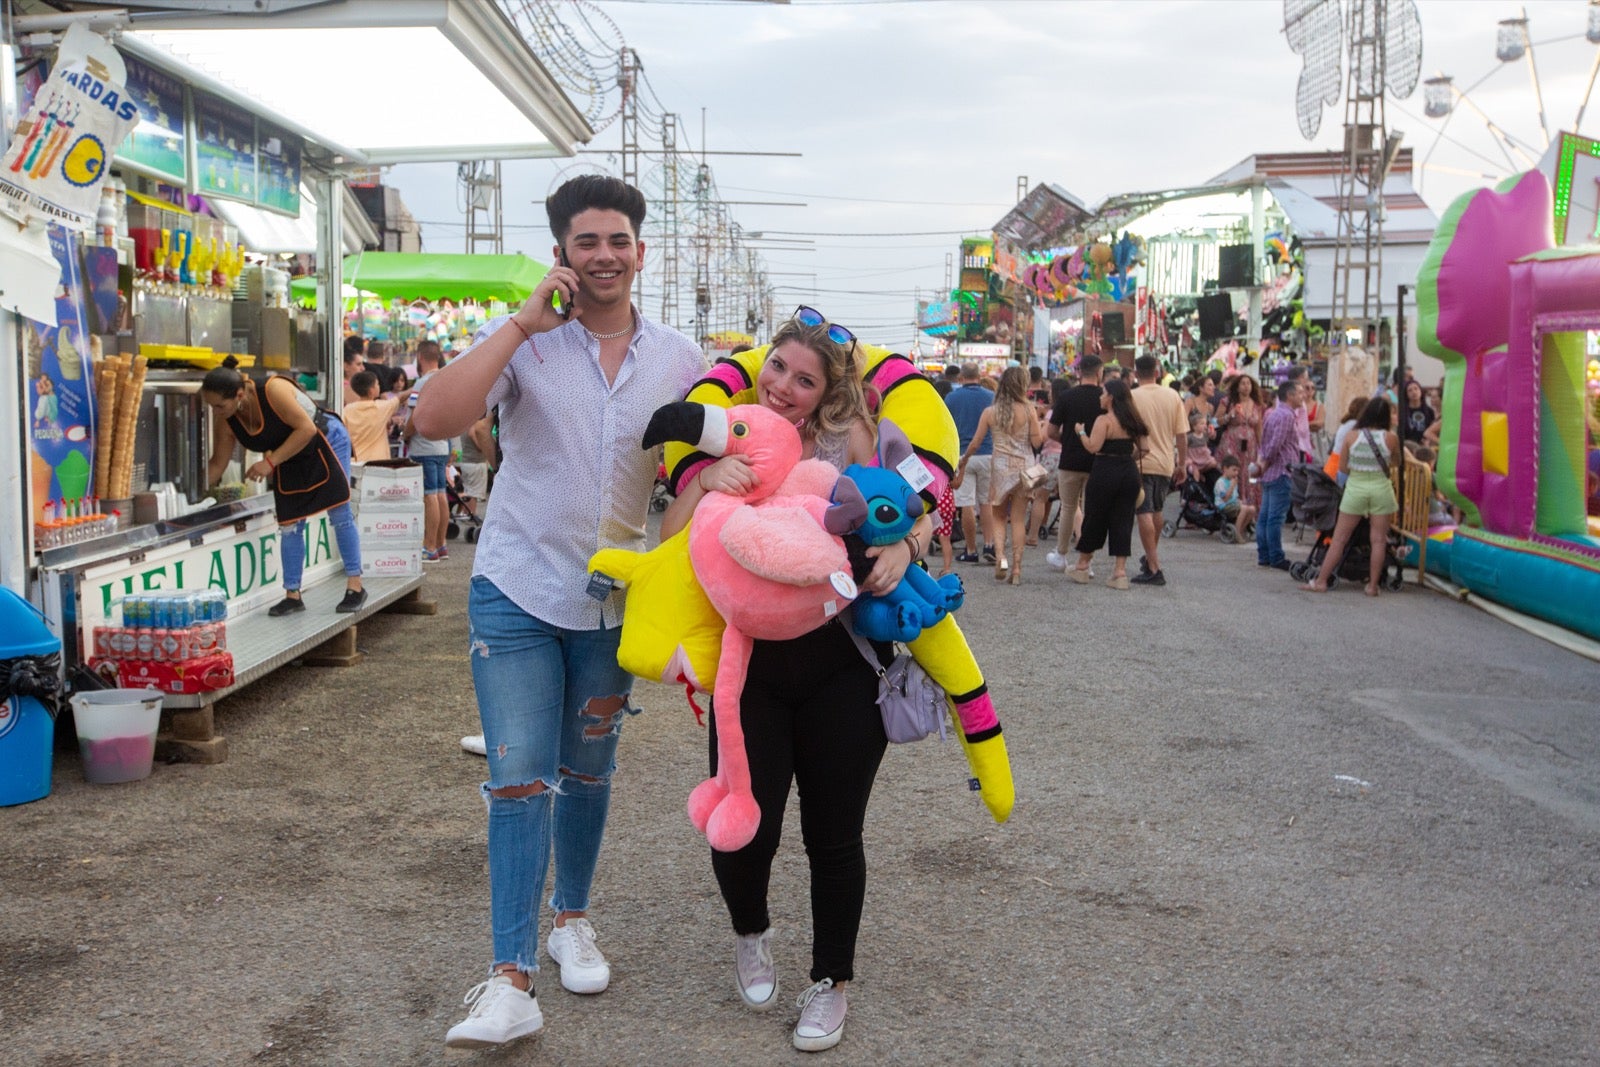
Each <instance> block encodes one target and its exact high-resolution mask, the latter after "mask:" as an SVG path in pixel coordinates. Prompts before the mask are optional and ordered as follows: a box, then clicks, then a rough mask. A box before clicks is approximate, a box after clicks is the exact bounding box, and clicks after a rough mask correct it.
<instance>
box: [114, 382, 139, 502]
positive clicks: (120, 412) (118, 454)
mask: <svg viewBox="0 0 1600 1067" xmlns="http://www.w3.org/2000/svg"><path fill="white" fill-rule="evenodd" d="M144 375H145V358H144V357H143V356H134V357H133V359H132V361H131V362H130V364H129V366H128V370H127V371H126V372H124V374H123V375H122V378H121V380H120V381H119V382H118V383H117V417H116V426H115V428H114V431H113V434H112V446H111V447H112V454H111V495H112V496H113V497H114V498H117V499H123V498H125V497H128V496H130V495H132V491H133V443H134V437H135V435H136V434H137V432H138V429H139V401H140V399H141V398H142V397H143V396H144Z"/></svg>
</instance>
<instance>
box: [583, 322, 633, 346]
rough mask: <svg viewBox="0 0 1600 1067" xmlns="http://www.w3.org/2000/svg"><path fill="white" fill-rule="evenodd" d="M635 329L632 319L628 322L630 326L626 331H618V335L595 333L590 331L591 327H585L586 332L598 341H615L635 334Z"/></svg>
mask: <svg viewBox="0 0 1600 1067" xmlns="http://www.w3.org/2000/svg"><path fill="white" fill-rule="evenodd" d="M633 327H634V322H633V320H632V319H631V318H630V319H629V320H628V325H627V326H626V327H625V328H624V329H621V330H618V331H617V332H616V333H595V332H594V331H593V330H590V329H589V327H587V326H585V327H584V330H586V331H587V332H588V334H589V336H590V337H593V338H594V339H595V340H596V341H613V340H616V339H617V338H618V337H623V336H626V335H627V334H630V333H632V332H633Z"/></svg>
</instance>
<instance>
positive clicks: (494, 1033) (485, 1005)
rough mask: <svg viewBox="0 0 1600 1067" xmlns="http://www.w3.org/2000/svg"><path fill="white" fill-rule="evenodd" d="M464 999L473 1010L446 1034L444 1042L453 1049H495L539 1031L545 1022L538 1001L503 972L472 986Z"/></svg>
mask: <svg viewBox="0 0 1600 1067" xmlns="http://www.w3.org/2000/svg"><path fill="white" fill-rule="evenodd" d="M462 1002H463V1003H465V1004H470V1005H471V1006H472V1010H471V1011H469V1012H468V1013H467V1017H466V1018H465V1019H463V1020H462V1021H461V1022H459V1023H456V1024H455V1025H454V1026H452V1027H451V1028H450V1032H449V1033H447V1034H445V1036H444V1043H445V1044H446V1045H447V1046H449V1047H450V1048H493V1047H494V1046H496V1045H504V1044H505V1043H506V1042H508V1041H515V1040H516V1039H517V1038H519V1037H527V1036H528V1035H529V1034H532V1033H536V1032H537V1031H538V1030H539V1028H540V1027H541V1026H543V1025H544V1016H543V1015H542V1014H541V1013H540V1012H539V1001H538V1000H537V999H535V997H534V996H533V994H531V993H526V992H524V991H522V990H520V989H518V988H517V987H516V986H514V985H512V984H511V979H510V978H507V977H506V976H505V975H503V974H497V975H495V976H494V977H492V978H490V979H489V980H488V981H487V982H479V983H478V984H477V985H475V986H473V987H472V989H471V990H470V991H468V993H467V995H466V997H465V998H463V1001H462Z"/></svg>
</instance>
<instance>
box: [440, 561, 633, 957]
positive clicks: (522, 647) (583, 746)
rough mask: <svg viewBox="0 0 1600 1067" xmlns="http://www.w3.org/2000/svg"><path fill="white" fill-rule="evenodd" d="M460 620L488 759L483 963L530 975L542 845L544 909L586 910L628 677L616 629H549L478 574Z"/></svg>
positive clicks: (626, 707)
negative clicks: (466, 629) (512, 792)
mask: <svg viewBox="0 0 1600 1067" xmlns="http://www.w3.org/2000/svg"><path fill="white" fill-rule="evenodd" d="M467 618H468V621H469V623H470V626H471V635H470V639H469V642H470V649H471V659H472V682H473V686H474V688H475V689H476V690H477V694H478V716H479V718H480V719H481V720H482V722H483V739H484V744H485V746H486V747H487V748H488V758H489V781H488V782H486V783H485V784H484V786H483V795H484V797H485V798H486V799H487V801H488V805H489V902H490V921H491V924H492V926H493V930H494V965H496V966H497V965H499V964H502V963H514V964H516V966H517V969H518V970H521V971H527V972H532V971H536V970H538V969H539V965H538V952H539V894H540V893H542V892H543V891H544V883H545V876H546V874H547V872H548V871H549V867H550V857H551V851H552V846H553V848H554V853H555V862H556V877H555V890H554V892H553V893H552V895H551V898H550V907H551V908H553V909H555V911H556V912H558V913H559V912H563V911H587V910H588V908H589V886H590V884H591V883H592V882H593V881H594V870H595V864H596V862H597V861H598V860H599V857H600V840H601V838H602V837H603V836H604V834H605V828H606V813H607V811H608V810H609V809H610V806H611V775H612V772H613V771H614V770H615V769H616V757H617V739H618V737H619V736H620V733H621V729H622V719H623V716H624V714H625V713H628V712H631V711H632V708H631V707H629V705H628V693H629V690H630V689H631V688H632V684H633V678H632V676H631V675H630V674H628V673H627V672H626V671H624V670H623V669H622V668H621V667H619V666H617V644H618V641H619V640H620V638H621V635H622V631H621V629H620V628H612V629H610V630H566V629H562V628H561V627H559V626H551V625H550V624H549V623H546V622H543V621H542V620H540V619H537V618H535V617H534V616H532V615H529V614H528V613H527V612H525V611H523V610H522V609H521V608H520V607H518V606H517V605H516V604H514V603H512V601H511V599H510V598H509V597H507V596H506V595H505V594H504V593H502V592H501V591H500V590H499V589H498V588H497V587H496V586H495V584H494V583H493V582H491V581H490V580H489V579H488V578H486V577H484V576H483V575H474V576H473V579H472V589H471V593H470V594H469V596H468V599H467ZM535 783H542V784H543V785H544V788H543V789H542V790H540V791H539V792H537V793H532V794H529V795H527V796H510V797H508V796H495V795H494V794H493V792H491V791H492V790H496V789H501V790H504V789H509V788H516V787H519V786H523V787H525V786H530V785H533V784H535Z"/></svg>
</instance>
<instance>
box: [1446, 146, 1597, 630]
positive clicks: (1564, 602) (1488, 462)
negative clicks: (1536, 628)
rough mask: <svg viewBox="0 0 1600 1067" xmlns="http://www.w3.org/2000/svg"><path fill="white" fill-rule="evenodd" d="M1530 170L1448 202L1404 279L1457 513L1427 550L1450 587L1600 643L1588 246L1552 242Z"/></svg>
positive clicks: (1593, 324) (1545, 196)
mask: <svg viewBox="0 0 1600 1067" xmlns="http://www.w3.org/2000/svg"><path fill="white" fill-rule="evenodd" d="M1553 207H1554V205H1553V198H1552V193H1551V187H1550V181H1549V179H1548V178H1546V177H1545V175H1544V174H1542V173H1541V172H1539V171H1529V172H1528V173H1525V174H1521V175H1518V176H1516V177H1514V178H1509V179H1507V180H1506V181H1505V182H1502V183H1501V184H1500V185H1499V186H1497V187H1495V188H1494V189H1479V190H1477V191H1476V192H1473V193H1468V194H1466V195H1464V196H1462V197H1460V198H1459V199H1457V200H1456V202H1455V203H1453V204H1452V205H1451V206H1450V209H1449V211H1447V212H1446V213H1445V216H1444V218H1443V219H1442V220H1441V221H1440V224H1439V229H1438V231H1437V232H1436V233H1435V234H1434V238H1433V243H1432V245H1431V246H1430V247H1429V249H1428V257H1427V259H1426V260H1425V262H1424V263H1423V266H1422V270H1421V271H1420V272H1419V274H1418V277H1417V311H1418V323H1417V343H1418V345H1419V346H1420V347H1421V348H1422V349H1423V350H1424V351H1426V352H1428V353H1429V354H1431V355H1433V356H1435V357H1437V358H1438V359H1440V360H1441V361H1443V363H1444V365H1445V379H1444V411H1443V413H1442V423H1443V428H1442V432H1441V435H1440V440H1439V445H1440V447H1439V466H1438V471H1437V474H1436V479H1435V480H1436V484H1437V486H1438V488H1439V490H1440V491H1441V492H1442V493H1444V495H1445V496H1446V497H1448V498H1449V499H1450V500H1451V501H1452V502H1453V503H1454V504H1455V505H1456V506H1457V507H1458V508H1460V509H1461V512H1462V515H1463V521H1462V524H1461V525H1460V527H1458V528H1457V529H1456V530H1455V531H1454V533H1453V535H1452V534H1450V533H1448V532H1445V531H1435V535H1434V537H1433V538H1432V539H1431V541H1430V547H1429V548H1428V557H1429V558H1428V563H1429V569H1430V570H1433V569H1435V561H1436V560H1437V561H1438V563H1439V564H1441V565H1447V566H1448V573H1449V577H1450V578H1451V580H1452V581H1454V582H1455V583H1456V584H1457V585H1460V586H1462V587H1463V588H1465V589H1467V590H1469V591H1470V592H1472V593H1474V594H1477V595H1479V596H1482V597H1484V598H1485V599H1487V600H1491V601H1494V602H1496V603H1499V604H1504V605H1505V606H1507V607H1510V608H1514V609H1516V610H1517V611H1520V612H1523V613H1524V614H1527V615H1532V616H1534V617H1536V618H1540V619H1545V620H1548V621H1550V622H1554V623H1556V624H1558V625H1560V626H1564V627H1567V628H1568V629H1571V630H1575V631H1577V632H1579V633H1581V634H1584V635H1586V636H1588V637H1593V638H1600V521H1597V520H1595V519H1592V518H1590V517H1589V516H1588V515H1587V514H1586V507H1585V500H1586V496H1587V485H1586V461H1587V450H1588V448H1589V441H1588V440H1587V420H1586V417H1585V407H1586V402H1587V397H1586V386H1585V368H1586V363H1587V357H1586V339H1587V334H1588V331H1591V330H1600V247H1560V246H1558V245H1557V243H1556V239H1555V230H1554V211H1553Z"/></svg>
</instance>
